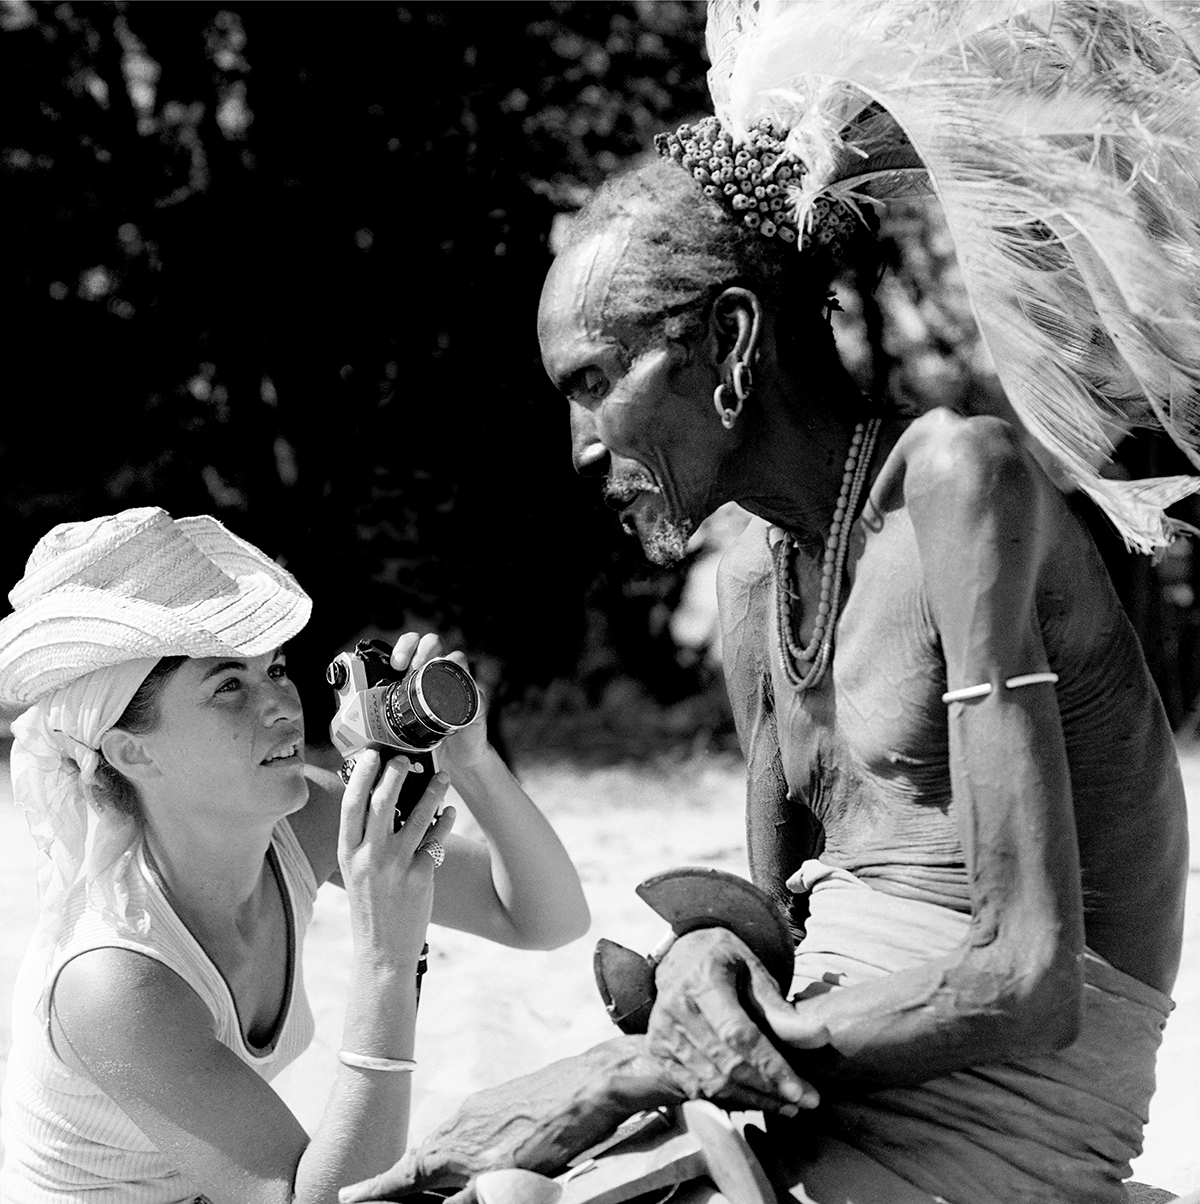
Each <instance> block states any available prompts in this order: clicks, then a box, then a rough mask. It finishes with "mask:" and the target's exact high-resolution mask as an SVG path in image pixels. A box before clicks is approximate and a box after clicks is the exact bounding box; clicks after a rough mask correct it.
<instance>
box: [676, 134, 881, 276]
mask: <svg viewBox="0 0 1200 1204" xmlns="http://www.w3.org/2000/svg"><path fill="white" fill-rule="evenodd" d="M654 146H655V149H656V150H657V151H658V153H659V154H660V155H661V156H662V157H663V158H664V159H670V160H672V161H673V162H675V163H678V164H679V165H680V167H682V168H683V169H684V170H685V171H688V172H691V174H692V176H693V177H694V178H695V179H696V181H697V182H698V183H699V184H700V185H701V187H702V188H703V189H704V195H705V196H708V197H711V198H712V199H713V200H714V201H717V202H718V203H719V204H721V205H723V206H724V207H725V208H726V209H728V210H729V211H730V212H731V213H732V214H733V216H734V218H735V219H737V220H739V221H740V222H741V223H742V225H744V226H745V227H746V228H747V229H748V230H755V231H757V232H758V233H759V234H761V235H762V236H763V237H764V238H777V239H779V241H780V242H783V243H787V244H791V243H799V249H800V250H808V249H809V248H810V247H821V248H827V249H828V251H829V252H830V253H831V254H832V255H833V256H834V257H835V258H840V257H841V254H842V252H844V250H845V248H846V246H847V245H848V243H849V242H850V240H851V239H852V238H854V237H855V236H856V235H857V236H861V234H862V232H863V219H862V218H861V217H860V216H859V214H857V213H856V212H855V211H854V210H853V209H851V208H850V206H849V205H846V204H843V203H842V202H841V201H834V200H830V199H828V198H826V197H818V198H817V199H816V200H815V201H813V202H812V204H811V206H810V207H809V209H808V215H807V218H806V220H805V228H804V229H803V230H801V228H800V225H799V223H798V221H797V218H796V211H795V205H794V203H793V201H792V198H791V197H790V196H789V190H790V189H794V188H796V187H797V186H798V185H799V183H800V181H801V179H802V178H803V176H804V164H803V163H801V162H800V160H799V159H797V158H796V157H795V156H794V155H790V154H788V152H787V151H786V149H785V147H784V135H783V133H782V132H780V131H777V130H776V129H775V128H774V126H773V125H772V124H771V123H770V122H769V121H766V120H763V121H760V122H758V124H757V125H756V126H755V127H754V128H753V129H752V130H751V131H750V134H749V136H748V137H747V139H746V141H745V142H743V143H741V144H735V143H734V141H733V136H732V135H731V134H730V133H729V132H728V131H726V130H723V129H722V127H721V123H720V121H718V120H717V118H716V117H705V118H704V119H703V120H701V121H699V122H697V123H696V124H695V125H688V124H684V125H681V126H680V127H679V128H678V129H677V130H676V131H675V132H674V133H662V134H658V135H656V136H655V139H654Z"/></svg>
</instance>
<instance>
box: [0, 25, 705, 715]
mask: <svg viewBox="0 0 1200 1204" xmlns="http://www.w3.org/2000/svg"><path fill="white" fill-rule="evenodd" d="M0 12H2V14H3V15H2V18H0V20H2V28H0V113H3V115H4V116H3V121H2V123H0V183H2V186H3V202H2V204H0V221H2V222H3V227H2V228H0V237H2V239H3V244H4V246H5V248H6V254H5V256H4V261H3V262H4V266H3V270H2V271H0V308H2V310H3V312H4V313H5V315H6V320H5V331H6V336H7V338H6V342H7V346H8V356H7V364H6V373H5V377H6V379H5V390H4V392H5V395H6V402H7V404H6V411H7V414H8V416H9V421H8V422H7V423H6V425H5V434H4V436H3V439H4V441H3V443H2V444H0V505H2V506H3V521H4V525H5V531H6V534H5V540H4V545H3V550H2V555H0V578H3V580H5V581H7V582H11V581H14V580H16V578H17V577H18V576H19V575H20V572H21V565H22V563H23V560H24V557H25V555H26V554H27V553H28V550H29V548H30V547H32V545H33V543H34V542H35V540H36V539H37V538H38V537H39V536H40V535H41V534H42V533H43V532H44V531H45V530H47V529H48V528H49V527H50V526H51V525H52V524H53V523H55V522H59V521H63V520H65V519H73V518H83V517H91V516H92V515H95V514H102V513H109V512H112V511H115V510H118V509H121V508H123V507H126V506H134V505H146V504H157V505H162V506H165V507H166V508H167V509H169V510H170V511H171V512H172V513H175V514H190V513H212V514H215V515H217V516H218V517H220V518H222V519H223V520H224V521H226V522H228V523H229V525H230V526H231V527H232V528H233V529H234V530H235V531H237V532H238V533H239V534H242V535H244V536H245V537H246V538H248V539H250V540H252V541H253V542H255V543H257V544H259V545H260V546H261V547H263V548H264V549H266V550H267V551H268V552H269V553H270V554H272V555H275V556H278V557H279V558H280V559H281V560H282V561H283V562H284V563H286V564H287V565H288V567H289V568H291V569H292V570H293V571H294V572H295V573H296V574H297V576H298V577H299V578H300V580H301V581H302V582H303V583H304V585H305V586H306V588H307V589H308V590H309V591H310V592H311V593H312V594H313V596H314V599H315V602H316V606H315V617H314V621H313V623H312V625H311V627H310V630H309V631H308V632H306V633H305V635H304V636H302V637H301V638H300V639H299V640H298V641H297V642H296V646H295V647H294V648H293V659H294V663H295V665H296V668H297V670H298V676H299V678H300V680H301V681H302V683H303V684H304V688H305V694H306V699H305V701H306V706H307V707H308V708H309V710H310V728H311V729H312V730H316V731H319V730H320V728H321V726H322V723H321V722H319V721H318V722H313V717H316V718H318V719H323V717H324V715H325V714H327V711H328V706H327V698H326V693H327V691H326V690H325V688H324V685H323V682H321V670H322V669H323V665H324V661H325V659H326V658H327V657H328V655H329V653H330V651H331V650H332V649H333V648H335V647H336V646H337V645H338V644H340V643H342V642H343V641H345V640H347V639H349V638H351V637H352V636H353V635H354V633H355V632H357V631H358V630H359V629H360V628H362V627H363V626H365V625H368V624H375V625H377V626H379V627H381V628H384V629H396V628H400V627H402V626H406V625H417V626H422V627H433V628H438V629H440V630H443V631H445V632H447V633H448V634H449V636H450V638H451V640H452V641H454V642H456V643H458V644H459V645H461V646H465V647H467V648H468V649H469V650H471V651H473V652H474V653H476V654H480V655H481V656H482V657H483V658H484V660H485V662H487V663H490V664H491V665H492V667H493V669H500V670H502V673H503V678H504V680H505V682H506V683H507V688H508V691H509V696H510V697H512V696H515V695H519V694H521V693H523V692H524V690H525V688H526V687H527V686H528V685H530V684H531V683H544V682H547V681H549V680H551V679H553V678H555V677H558V676H562V675H568V674H573V673H575V672H576V671H577V670H578V669H579V668H580V667H581V665H582V668H583V670H584V673H585V685H586V686H587V689H588V691H589V694H590V696H595V695H597V694H598V692H600V691H601V690H602V689H603V687H604V685H605V684H606V682H607V680H608V679H610V678H611V677H614V676H616V675H617V674H618V672H619V671H621V666H624V671H625V672H629V671H632V672H633V673H634V674H635V675H636V676H638V677H640V678H641V680H643V681H644V682H646V683H648V684H649V685H650V688H651V689H652V691H653V692H654V693H656V694H657V695H659V696H660V697H661V698H663V699H665V700H666V701H671V700H672V699H674V698H678V697H682V696H683V695H684V694H686V693H689V692H691V691H693V690H695V688H696V687H697V685H698V683H699V679H698V676H697V671H696V670H692V669H687V668H684V667H681V665H680V663H679V661H678V658H677V657H676V655H675V648H674V646H673V644H672V643H671V640H670V637H669V634H668V633H667V632H666V631H665V630H662V627H663V625H662V624H661V622H657V621H656V620H655V619H654V618H653V615H654V614H655V612H656V608H659V609H661V605H662V603H663V602H664V601H666V602H668V603H669V602H670V601H671V599H672V598H673V596H674V595H675V594H676V593H677V591H678V589H679V586H680V577H679V574H678V573H666V574H664V573H657V572H653V571H651V570H650V569H649V568H648V567H647V566H646V565H645V564H644V562H643V561H642V559H641V556H640V553H639V552H638V550H637V548H636V545H634V544H633V543H632V541H629V540H628V539H627V538H626V537H625V536H623V535H622V534H621V533H620V532H619V531H618V530H617V528H616V524H615V521H614V519H613V517H612V516H611V515H610V514H608V513H607V512H606V511H604V510H603V509H602V508H601V506H600V504H599V499H598V497H597V491H596V490H595V489H594V488H593V487H590V486H588V485H586V484H585V483H583V482H578V481H576V480H575V478H574V476H573V474H572V472H571V469H570V464H569V460H568V447H567V431H566V413H565V408H563V407H562V406H561V403H559V402H558V401H557V400H556V398H555V396H554V394H553V393H552V391H551V389H550V387H549V385H548V384H547V382H546V381H545V378H544V376H543V374H542V371H541V367H540V362H539V359H538V353H537V344H536V338H535V329H534V317H535V313H536V305H537V298H538V293H539V290H540V287H541V283H542V279H543V278H544V275H545V272H546V269H547V267H548V265H549V262H550V254H549V249H548V236H549V232H550V229H551V224H552V221H553V219H554V216H555V214H556V212H559V211H561V210H564V209H570V208H574V207H575V206H576V205H577V204H578V203H579V201H580V200H581V198H582V196H583V195H585V194H586V191H587V189H588V188H589V187H591V186H593V185H594V184H595V183H596V182H597V181H598V180H599V178H600V177H601V176H602V175H603V174H605V173H606V172H608V171H610V170H612V169H613V168H614V167H616V166H617V165H618V164H619V163H621V162H622V161H624V160H627V159H628V158H630V157H631V156H634V155H637V154H638V153H641V152H642V151H644V150H645V148H646V147H648V146H649V144H650V141H651V139H652V137H653V134H654V133H655V132H656V131H657V130H659V129H661V128H664V127H666V126H669V125H674V124H676V123H677V122H678V121H679V120H682V119H683V118H684V117H687V116H690V115H692V114H693V113H695V112H696V111H698V110H699V109H701V108H702V107H703V103H704V97H705V93H704V83H703V71H704V67H705V64H704V62H703V59H702V52H701V47H702V40H703V38H702V34H703V19H704V16H703V7H702V5H699V4H694V3H686V4H684V3H642V4H603V5H601V4H587V3H582V4H545V3H540V4H486V3H481V4H463V3H455V4H432V3H431V4H425V3H422V4H413V5H396V4H383V3H380V4H324V3H313V4H304V5H291V4H250V3H237V4H231V5H225V6H221V5H215V4H207V3H196V4H187V5H174V4H137V5H133V4H122V3H118V4H111V3H104V4H102V3H89V4H86V5H84V4H78V5H71V4H66V3H63V4H33V5H28V4H24V3H18V4H9V5H7V6H6V7H5V8H4V9H3V10H0ZM581 600H582V601H583V602H584V603H586V605H581Z"/></svg>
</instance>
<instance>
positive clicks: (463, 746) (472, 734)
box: [392, 631, 488, 778]
mask: <svg viewBox="0 0 1200 1204" xmlns="http://www.w3.org/2000/svg"><path fill="white" fill-rule="evenodd" d="M442 655H443V652H442V641H441V638H440V637H439V636H437V635H435V634H434V633H433V632H428V633H427V634H425V635H418V634H417V633H416V632H415V631H406V632H405V633H404V634H403V635H402V636H401V637H400V638H399V639H398V640H397V641H396V644H395V647H394V648H393V649H392V668H393V669H395V670H396V671H397V672H398V673H404V672H405V671H406V670H409V669H419V668H420V667H421V666H422V665H424V664H427V663H428V662H429V661H431V660H433V658H434V657H435V656H442ZM447 659H449V660H452V661H453V662H454V663H455V664H456V665H460V666H461V667H462V668H464V669H466V668H467V658H466V656H465V655H464V654H463V653H461V652H451V653H449V654H448V658H447ZM479 695H480V698H479V714H478V715H476V716H475V718H474V719H473V720H472V721H471V723H470V724H468V725H467V726H466V727H464V728H463V729H462V731H460V732H455V733H454V734H453V735H452V736H447V737H446V739H445V740H443V741H442V744H441V747H440V748H439V749H438V753H439V758H440V760H441V767H442V768H443V769H444V770H445V771H446V772H447V773H448V774H449V775H450V776H451V778H453V777H454V771H455V770H463V769H470V768H471V767H472V766H474V765H477V764H478V763H479V762H480V761H481V760H482V759H483V755H484V753H485V752H486V751H487V748H488V738H487V697H486V695H485V694H484V693H483V690H482V689H481V690H480V691H479Z"/></svg>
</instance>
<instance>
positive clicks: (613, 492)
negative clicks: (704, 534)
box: [604, 465, 695, 565]
mask: <svg viewBox="0 0 1200 1204" xmlns="http://www.w3.org/2000/svg"><path fill="white" fill-rule="evenodd" d="M645 494H651V495H653V496H654V497H658V498H661V497H662V489H661V488H660V487H659V485H658V482H657V481H655V479H654V478H653V477H652V476H651V475H650V473H648V472H647V471H646V470H645V469H644V468H642V467H641V465H637V466H635V467H630V468H624V467H623V468H622V470H620V471H619V472H617V473H615V474H613V475H612V476H610V477H609V478H608V480H607V481H605V483H604V500H605V501H606V502H607V503H608V504H609V505H610V506H613V507H615V508H621V509H625V510H626V513H625V514H624V515H622V518H621V525H622V526H623V527H624V528H625V532H626V534H628V535H636V536H637V537H638V539H639V541H640V542H641V545H642V551H643V552H644V553H645V554H646V558H647V559H648V560H649V561H650V562H651V563H652V564H660V565H670V564H678V563H679V562H680V561H681V560H682V559H683V558H684V557H685V556H686V555H687V550H688V540H689V539H690V538H691V536H692V532H693V531H694V530H695V524H694V523H692V522H691V521H690V520H688V519H677V518H673V517H671V516H670V515H668V514H664V513H661V512H660V513H658V514H655V515H654V516H653V518H651V519H650V520H649V523H650V525H649V528H648V529H647V528H646V526H645V522H646V520H645V518H642V520H641V521H639V520H638V518H637V517H635V515H634V514H632V513H629V512H628V510H627V508H628V507H629V506H632V505H633V503H634V502H636V501H637V499H638V498H639V497H641V496H643V495H645Z"/></svg>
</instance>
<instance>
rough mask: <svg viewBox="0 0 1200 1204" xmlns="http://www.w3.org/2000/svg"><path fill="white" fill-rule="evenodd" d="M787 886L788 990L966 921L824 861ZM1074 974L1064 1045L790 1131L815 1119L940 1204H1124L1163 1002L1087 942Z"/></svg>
mask: <svg viewBox="0 0 1200 1204" xmlns="http://www.w3.org/2000/svg"><path fill="white" fill-rule="evenodd" d="M790 885H791V887H792V889H793V890H794V891H796V892H797V893H801V892H803V891H807V892H808V893H809V896H810V897H809V906H810V912H809V920H808V924H807V927H806V934H805V938H804V940H803V941H802V942H801V943H800V945H799V946H798V947H797V950H796V977H795V979H794V982H793V991H794V992H795V993H797V994H806V993H810V992H814V991H821V990H830V989H832V990H838V989H840V988H842V987H847V986H853V985H854V984H856V983H861V982H867V981H869V980H870V979H873V978H878V977H880V976H882V975H884V974H890V973H894V972H895V971H897V970H903V969H906V968H908V967H911V966H915V965H919V964H920V963H922V962H926V961H929V960H931V959H932V958H936V957H939V956H942V955H944V954H947V953H950V952H952V951H953V950H954V949H956V948H958V947H960V946H961V945H962V943H963V941H964V939H965V938H966V935H967V928H968V925H969V923H970V917H969V916H967V915H964V914H962V913H960V912H955V911H951V910H949V909H948V908H944V907H938V906H935V905H933V904H929V903H923V902H918V901H916V900H911V899H905V898H900V897H897V896H895V895H891V894H886V893H884V892H882V891H878V890H875V889H872V888H871V887H869V886H867V884H866V883H864V882H862V881H861V880H859V879H858V878H856V877H855V876H854V875H853V874H851V873H849V872H848V871H846V870H841V869H836V868H834V867H832V866H829V865H825V864H824V863H822V862H820V861H806V862H805V863H804V864H803V865H802V866H801V868H800V870H799V871H798V872H797V874H796V875H794V876H793V878H792V880H791V883H790ZM1084 973H1085V986H1084V1003H1083V1025H1082V1029H1081V1031H1080V1034H1079V1037H1078V1039H1077V1040H1076V1041H1075V1042H1074V1043H1073V1044H1072V1045H1070V1046H1068V1047H1067V1048H1065V1049H1062V1050H1059V1051H1058V1052H1056V1053H1052V1054H1046V1055H1042V1056H1038V1057H1031V1058H1024V1059H1022V1060H1020V1061H1014V1062H1004V1063H995V1064H991V1065H985V1066H977V1067H973V1068H971V1069H969V1070H961V1071H956V1072H955V1073H953V1074H949V1075H945V1076H944V1077H941V1078H937V1079H932V1080H930V1081H928V1082H925V1083H922V1084H920V1085H918V1086H915V1087H895V1088H889V1089H887V1090H883V1091H876V1092H873V1093H871V1094H867V1095H862V1096H858V1097H856V1098H854V1099H853V1100H836V1101H830V1102H828V1103H826V1104H823V1105H822V1106H821V1108H820V1109H819V1110H818V1112H817V1113H816V1114H810V1117H809V1118H808V1119H807V1120H806V1118H805V1117H803V1116H802V1117H800V1118H799V1119H798V1120H797V1121H795V1122H793V1124H794V1125H796V1126H799V1127H797V1128H796V1129H793V1132H794V1133H796V1134H797V1135H799V1134H800V1133H801V1132H802V1131H803V1128H804V1127H810V1126H811V1124H812V1122H813V1120H814V1119H816V1120H819V1122H820V1126H821V1129H822V1132H823V1134H824V1135H826V1136H827V1137H829V1138H832V1139H833V1141H834V1143H835V1144H836V1145H837V1146H838V1147H839V1148H842V1149H843V1150H844V1149H845V1147H850V1149H851V1150H852V1151H854V1153H853V1154H852V1155H850V1160H851V1161H853V1160H855V1159H859V1160H861V1159H862V1157H863V1156H864V1155H865V1156H866V1158H868V1159H870V1160H871V1161H872V1162H874V1163H875V1164H877V1165H878V1166H880V1167H881V1168H883V1169H884V1172H885V1176H884V1177H887V1178H890V1176H887V1175H886V1172H891V1174H894V1175H897V1176H899V1177H900V1178H901V1179H903V1180H904V1181H905V1182H906V1183H908V1184H912V1185H913V1186H915V1187H916V1188H918V1189H919V1190H920V1191H922V1192H926V1193H928V1195H929V1197H930V1198H932V1199H934V1200H936V1199H939V1198H940V1199H944V1200H946V1201H948V1202H949V1204H1017V1202H1021V1204H1027V1202H1031V1201H1038V1202H1039V1204H1050V1202H1054V1204H1085V1202H1086V1204H1110V1202H1111V1204H1124V1202H1125V1200H1126V1194H1125V1189H1124V1187H1123V1185H1122V1180H1123V1179H1125V1178H1127V1177H1128V1175H1129V1174H1130V1166H1129V1163H1130V1160H1131V1159H1132V1158H1134V1157H1135V1156H1136V1155H1137V1154H1138V1153H1140V1152H1141V1146H1142V1127H1143V1125H1144V1124H1145V1123H1146V1119H1147V1109H1148V1106H1149V1103H1150V1097H1151V1095H1152V1094H1153V1093H1154V1059H1155V1054H1156V1052H1157V1050H1158V1046H1159V1043H1160V1041H1161V1040H1162V1030H1163V1026H1164V1024H1165V1023H1166V1019H1167V1014H1168V1013H1169V1011H1170V1009H1171V1007H1172V1003H1171V1001H1170V999H1169V998H1168V997H1167V996H1166V995H1164V994H1162V993H1161V992H1160V991H1156V990H1154V989H1153V988H1151V987H1148V986H1146V985H1145V984H1144V983H1142V982H1139V981H1138V980H1137V979H1134V978H1131V977H1130V976H1129V975H1128V974H1124V973H1122V972H1121V971H1120V970H1117V969H1115V968H1114V967H1113V966H1111V965H1110V964H1109V963H1108V962H1106V961H1105V960H1104V959H1103V958H1101V957H1099V956H1097V955H1096V954H1095V953H1093V952H1092V951H1091V950H1088V951H1086V953H1085V959H1084ZM777 1131H778V1130H777ZM779 1135H780V1137H783V1136H784V1134H783V1133H782V1132H780V1134H779ZM814 1148H818V1147H817V1146H814ZM867 1177H868V1178H869V1177H870V1176H869V1175H868V1176H867ZM881 1178H883V1177H881ZM827 1181H828V1180H827ZM839 1204H841V1198H840V1197H839Z"/></svg>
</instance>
